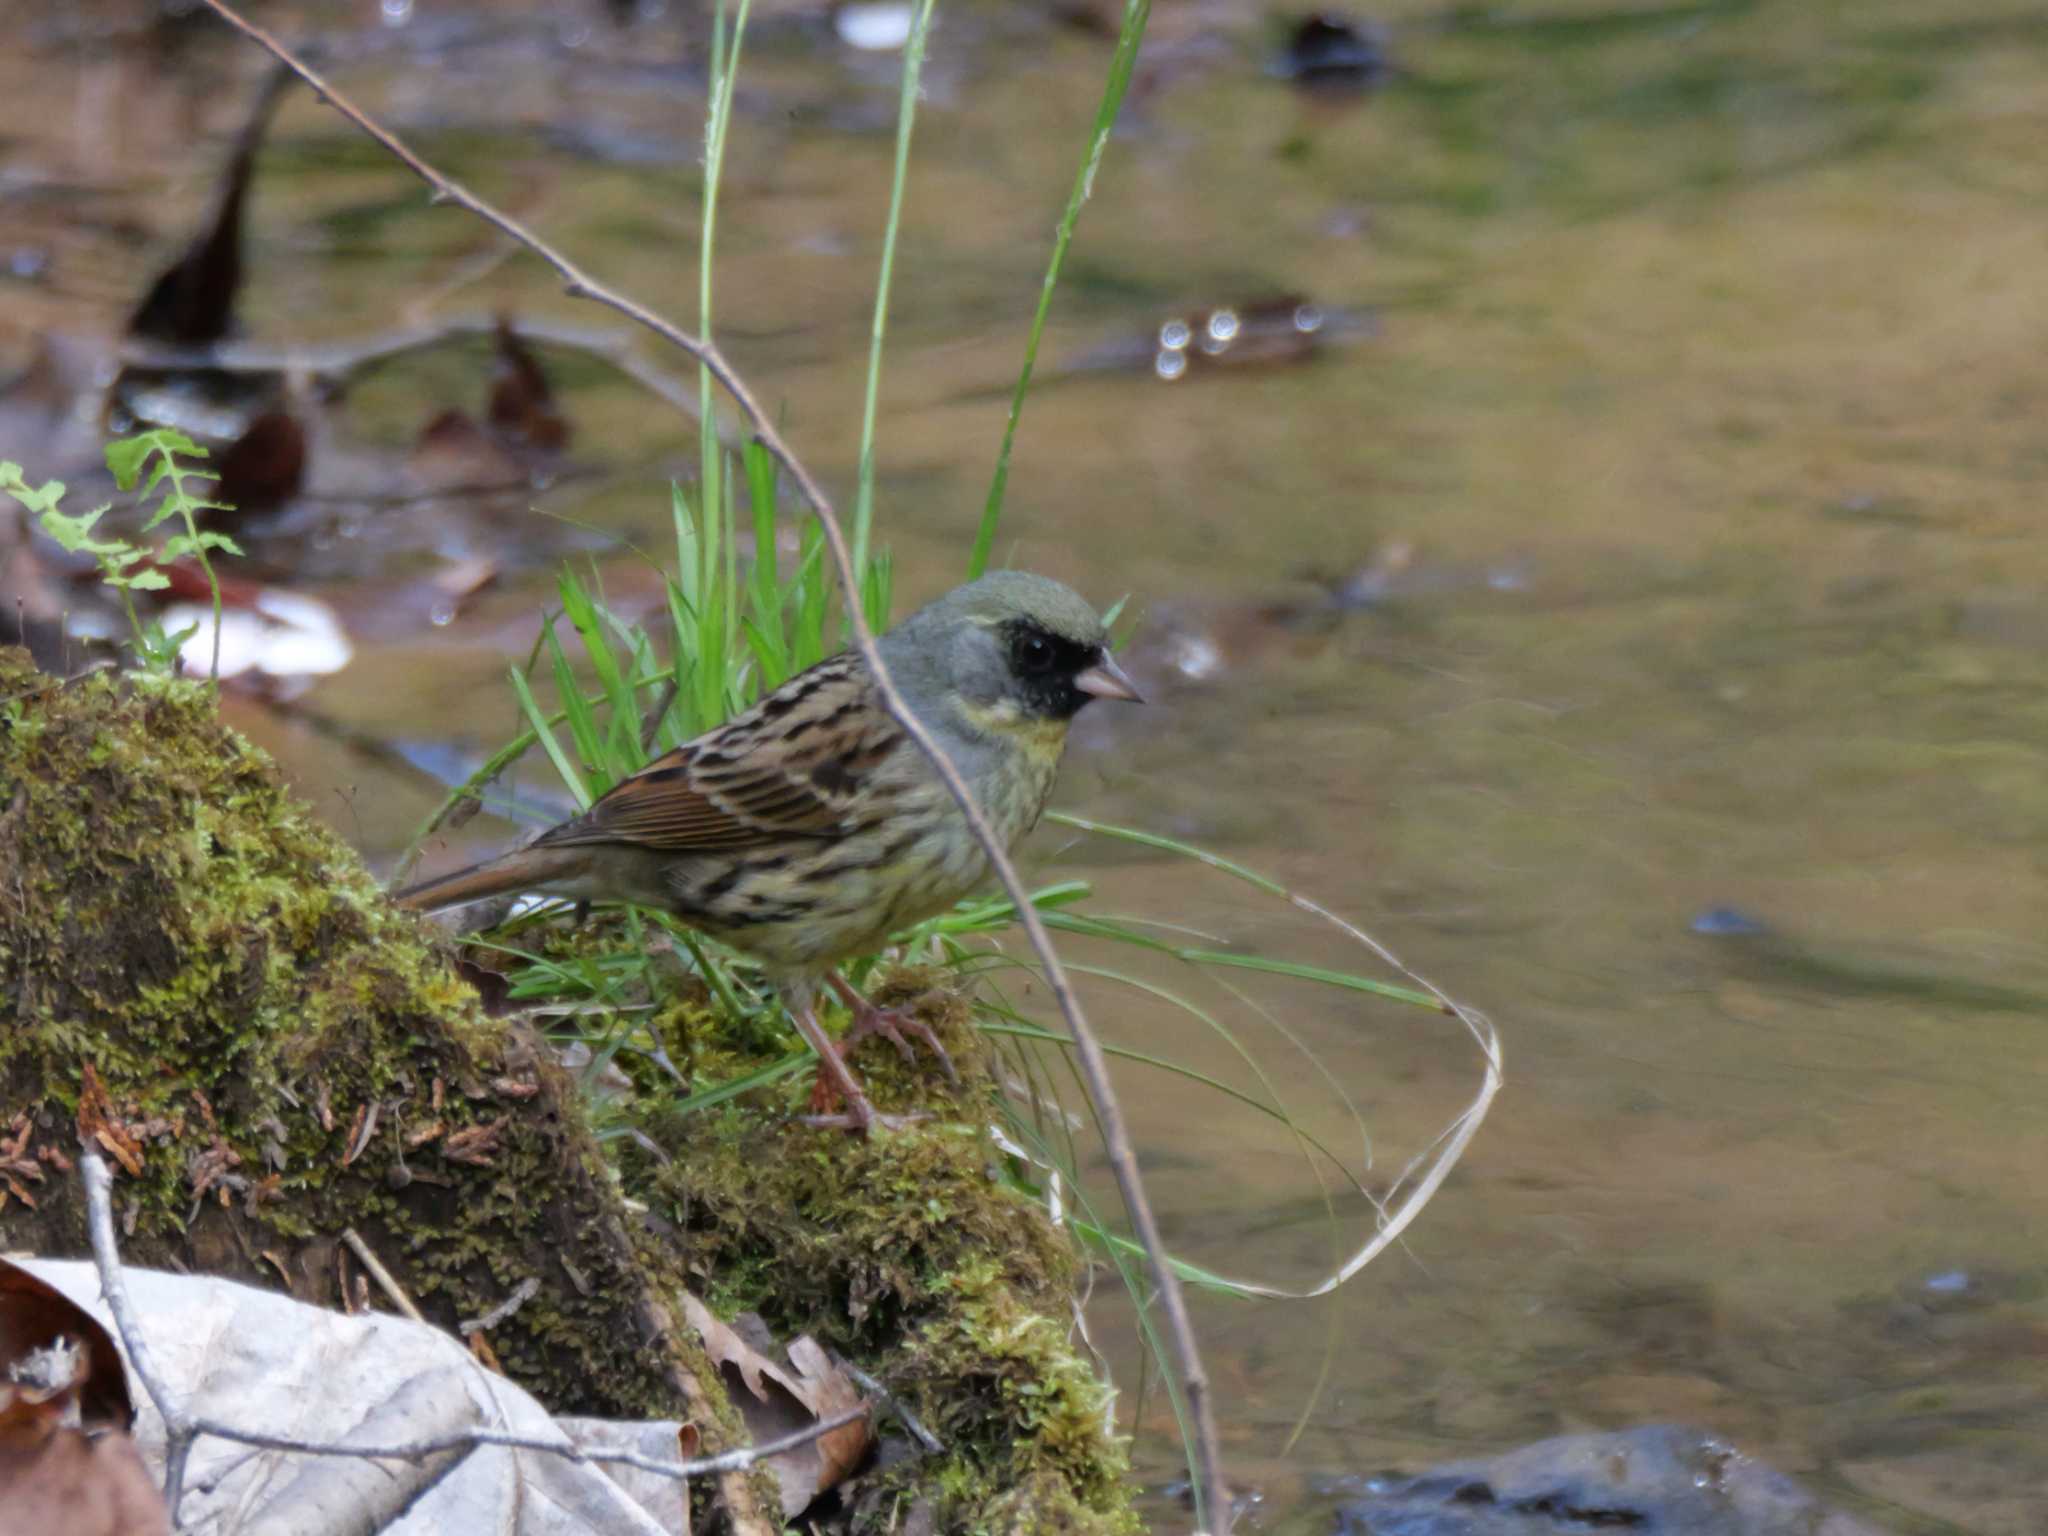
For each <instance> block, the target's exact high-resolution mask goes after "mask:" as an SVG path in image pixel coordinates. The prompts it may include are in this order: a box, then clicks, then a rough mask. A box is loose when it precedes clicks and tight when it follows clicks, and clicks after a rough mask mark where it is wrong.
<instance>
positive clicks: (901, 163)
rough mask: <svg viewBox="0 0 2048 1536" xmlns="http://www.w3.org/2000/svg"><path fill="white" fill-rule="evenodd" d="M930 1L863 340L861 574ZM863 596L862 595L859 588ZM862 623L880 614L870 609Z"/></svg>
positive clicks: (899, 133)
mask: <svg viewBox="0 0 2048 1536" xmlns="http://www.w3.org/2000/svg"><path fill="white" fill-rule="evenodd" d="M932 4H933V0H918V4H917V9H916V11H915V12H914V13H913V14H912V16H911V22H910V37H909V40H908V41H907V42H905V44H904V45H903V86H902V90H901V91H900V93H899V94H898V97H897V102H896V164H895V169H894V171H893V173H892V175H891V178H890V183H889V221H888V223H887V224H886V225H885V226H884V227H883V230H882V270H881V272H880V274H879V275H878V276H877V277H876V279H875V320H874V327H873V330H872V332H871V333H870V336H869V341H868V387H867V398H866V401H865V403H864V404H863V405H862V407H861V419H860V487H859V490H858V491H857V492H856V493H855V496H854V502H853V568H854V570H855V571H856V572H859V573H860V574H861V575H862V577H863V579H865V576H866V573H867V569H868V547H869V544H870V542H871V538H872V534H873V529H874V521H875V411H876V407H877V404H878V402H879V400H880V398H881V393H882V338H883V336H884V334H885V333H886V332H887V331H888V328H889V285H890V283H891V281H892V279H893V278H894V276H895V268H896V236H897V232H898V231H899V230H900V229H901V228H902V224H903V189H904V186H905V184H906V183H907V182H908V181H909V178H910V129H911V125H912V124H913V123H915V122H916V120H917V82H918V77H919V76H920V75H921V74H922V73H923V72H924V45H925V39H926V36H927V35H928V34H929V33H930V31H931V24H932ZM862 596H863V598H865V597H866V596H867V594H866V593H865V592H864V593H862ZM868 622H869V623H870V624H873V625H875V626H876V627H878V628H879V627H880V626H881V624H882V622H883V618H882V617H879V616H877V615H876V614H875V612H874V611H873V610H872V609H870V610H869V611H868Z"/></svg>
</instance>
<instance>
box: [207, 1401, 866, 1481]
mask: <svg viewBox="0 0 2048 1536" xmlns="http://www.w3.org/2000/svg"><path fill="white" fill-rule="evenodd" d="M871 1411H872V1410H871V1409H870V1407H869V1406H868V1404H866V1403H862V1404H860V1405H859V1406H858V1407H854V1408H848V1409H846V1410H844V1411H843V1412H840V1413H836V1414H834V1415H833V1416H832V1417H830V1418H826V1419H820V1420H818V1422H817V1423H815V1424H808V1425H806V1426H805V1427H804V1428H802V1429H799V1430H794V1431H792V1432H791V1433H789V1434H786V1435H783V1436H781V1437H779V1438H778V1439H774V1440H764V1441H763V1442H762V1443H761V1444H759V1445H749V1446H743V1447H741V1448H740V1449H739V1450H736V1451H725V1452H723V1453H721V1454H719V1455H717V1456H703V1457H699V1458H698V1459H697V1460H695V1461H663V1460H661V1459H660V1458H659V1457H656V1456H643V1455H641V1454H640V1453H639V1452H638V1451H628V1450H621V1449H619V1448H617V1447H614V1446H602V1445H593V1446H581V1445H576V1444H574V1443H573V1442H572V1441H570V1440H569V1439H568V1438H567V1437H566V1436H565V1437H563V1438H562V1439H558V1440H544V1439H542V1438H541V1437H540V1436H538V1435H522V1434H520V1433H518V1432H517V1431H516V1430H510V1429H492V1428H489V1427H488V1426H486V1425H482V1424H479V1425H475V1426H474V1427H472V1428H469V1429H457V1430H450V1431H449V1432H448V1433H447V1434H445V1435H429V1436H428V1437H427V1438H426V1439H424V1440H404V1441H400V1442H397V1443H396V1444H392V1445H344V1444H340V1443H337V1442H335V1441H331V1440H299V1439H295V1438H294V1437H293V1436H291V1435H274V1434H270V1433H268V1432H267V1431H264V1430H256V1429H242V1428H240V1427H239V1426H237V1425H234V1424H223V1423H221V1422H220V1421H219V1420H217V1419H193V1420H191V1421H190V1423H191V1427H192V1429H193V1430H195V1431H196V1432H197V1433H199V1434H202V1435H212V1436H213V1437H214V1438H215V1439H216V1440H231V1441H233V1442H234V1443H235V1444H237V1445H253V1446H255V1447H256V1448H257V1449H259V1450H265V1451H284V1452H287V1453H289V1454H291V1455H295V1456H353V1457H355V1458H356V1459H357V1460H359V1461H424V1460H425V1459H426V1458H427V1457H429V1456H440V1455H444V1454H446V1453H447V1452H449V1451H460V1450H474V1449H476V1448H477V1447H479V1446H486V1445H494V1446H503V1447H505V1448H506V1449H508V1450H515V1451H541V1452H544V1453H546V1454H547V1455H550V1456H560V1457H561V1458H562V1459H563V1460H564V1461H584V1462H606V1463H609V1464H612V1465H615V1466H622V1467H636V1468H638V1469H639V1470H640V1471H642V1472H652V1473H654V1474H655V1476H657V1477H672V1478H675V1479H677V1480H678V1481H683V1480H687V1479H689V1478H693V1477H712V1476H715V1475H717V1474H718V1473H721V1472H739V1471H744V1470H745V1469H746V1468H748V1467H751V1466H753V1465H755V1464H756V1463H757V1462H763V1461H767V1460H769V1459H770V1458H772V1457H776V1456H780V1455H782V1454H783V1453H784V1452H785V1451H794V1450H797V1449H799V1448H801V1447H803V1446H806V1445H809V1444H810V1443H811V1442H812V1441H813V1440H816V1439H819V1438H820V1437H821V1436H824V1435H829V1434H830V1433H832V1431H833V1430H835V1429H838V1428H839V1427H840V1426H842V1425H845V1424H851V1423H852V1422H853V1421H854V1420H855V1419H860V1418H865V1417H866V1416H867V1415H868V1414H869V1413H870V1412H871Z"/></svg>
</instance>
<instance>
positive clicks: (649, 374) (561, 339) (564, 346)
mask: <svg viewBox="0 0 2048 1536" xmlns="http://www.w3.org/2000/svg"><path fill="white" fill-rule="evenodd" d="M499 324H500V321H499V317H498V316H496V315H450V316H448V317H447V318H446V319H443V320H440V321H437V322H435V323H433V324H430V325H411V326H403V327H401V328H399V329H397V330H392V331H383V332H380V333H378V334H376V335H373V336H366V337H364V338H362V339H360V340H357V341H352V342H326V343H311V344H305V343H302V344H298V345H293V344H289V343H287V344H285V345H283V346H274V345H270V346H267V345H264V344H263V343H261V342H253V341H222V342H216V343H215V344H214V345H212V346H210V347H173V346H167V345H165V344H163V343H161V342H153V341H147V340H142V339H139V338H136V337H130V338H128V339H127V340H126V341H124V342H123V343H122V344H121V349H120V352H119V357H120V360H121V362H123V363H124V364H128V365H131V366H135V367H142V368H218V369H221V370H223V371H225V372H228V373H298V374H309V375H311V376H312V377H314V378H316V379H334V380H341V379H346V378H347V377H349V375H351V374H353V373H356V372H359V371H360V370H362V369H364V368H369V367H373V366H375V365H376V364H379V363H386V362H390V361H391V360H392V359H394V358H398V357H403V356H405V355H406V354H407V353H409V352H421V351H425V350H427V349H428V348H430V347H438V346H441V345H443V344H444V343H446V342H449V341H453V340H458V339H461V338H466V337H471V336H492V335H495V334H496V333H497V331H498V329H499ZM511 330H512V334H513V335H515V336H517V337H518V338H519V339H520V340H521V341H524V342H531V343H533V344H535V345H537V346H543V347H555V348H559V349H560V350H562V351H565V352H580V353H583V354H584V355H585V356H588V357H593V358H596V359H598V360H599V361H600V362H604V363H608V364H610V365H611V366H612V367H613V368H616V369H617V370H618V371H619V372H620V373H621V374H623V375H624V376H625V377H627V378H629V379H631V380H632V381H633V382H634V383H636V384H638V385H639V386H640V387H641V388H642V389H644V390H646V391H647V392H648V393H649V394H651V395H653V396H655V397H656V398H657V399H660V400H663V401H666V402H667V403H668V404H670V405H672V406H674V407H675V408H676V409H677V410H679V411H681V412H683V413H684V414H685V415H689V416H694V415H696V414H697V397H696V395H695V393H694V392H693V391H692V390H691V389H690V388H689V386H687V385H686V384H685V383H684V382H683V381H682V380H681V379H679V378H677V377H676V376H675V375H674V374H672V373H667V372H664V371H663V370H661V369H659V368H656V367H655V366H654V365H653V364H651V363H649V362H647V361H645V360H644V359H643V358H641V357H640V356H639V355H638V354H636V353H635V352H634V351H633V349H632V347H631V345H630V343H629V341H628V337H629V335H630V334H631V333H630V332H624V331H593V330H588V329H585V328H583V327H580V326H567V325H557V324H554V323H553V322H551V321H547V320H540V319H534V318H531V317H528V318H524V319H516V320H514V321H512V323H511Z"/></svg>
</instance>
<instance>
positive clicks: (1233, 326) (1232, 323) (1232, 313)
mask: <svg viewBox="0 0 2048 1536" xmlns="http://www.w3.org/2000/svg"><path fill="white" fill-rule="evenodd" d="M1238 329H1239V321H1238V318H1237V311H1236V310H1234V309H1219V310H1217V311H1216V312H1215V313H1214V314H1213V315H1211V316H1210V317H1209V339H1210V340H1211V341H1215V342H1221V343H1222V344H1223V345H1224V346H1229V345H1230V343H1231V342H1233V341H1235V340H1236V339H1237V333H1238Z"/></svg>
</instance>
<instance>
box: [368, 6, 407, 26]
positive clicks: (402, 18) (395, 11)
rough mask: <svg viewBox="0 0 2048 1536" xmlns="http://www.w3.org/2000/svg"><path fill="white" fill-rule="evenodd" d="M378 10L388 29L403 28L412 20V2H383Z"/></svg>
mask: <svg viewBox="0 0 2048 1536" xmlns="http://www.w3.org/2000/svg"><path fill="white" fill-rule="evenodd" d="M377 9H378V10H379V11H380V12H381V13H382V15H383V17H384V25H385V26H387V27H402V26H404V25H405V24H406V23H407V22H408V21H411V20H412V0H382V3H381V4H379V6H378V7H377Z"/></svg>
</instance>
